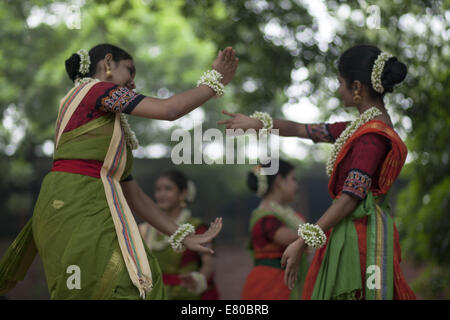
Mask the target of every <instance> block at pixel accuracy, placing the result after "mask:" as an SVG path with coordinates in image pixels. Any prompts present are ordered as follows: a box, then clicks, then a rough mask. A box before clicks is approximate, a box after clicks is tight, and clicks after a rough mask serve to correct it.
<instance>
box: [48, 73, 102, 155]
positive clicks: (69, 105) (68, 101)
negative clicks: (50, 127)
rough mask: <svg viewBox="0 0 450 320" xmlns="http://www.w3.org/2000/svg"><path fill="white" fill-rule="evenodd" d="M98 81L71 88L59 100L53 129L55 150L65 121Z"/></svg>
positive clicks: (66, 121)
mask: <svg viewBox="0 0 450 320" xmlns="http://www.w3.org/2000/svg"><path fill="white" fill-rule="evenodd" d="M97 82H98V80H97V81H92V82H88V83H85V84H82V85H79V86H77V87H74V88H72V89H71V90H70V91H69V93H68V94H67V95H66V96H65V97H64V98H63V99H62V100H61V104H60V106H59V111H58V118H57V120H56V130H55V132H56V133H55V150H56V148H57V147H58V145H59V141H60V138H61V135H62V133H63V132H64V129H65V128H66V125H67V123H68V122H69V120H70V118H71V117H72V115H73V113H74V112H75V110H76V109H77V108H78V106H79V105H80V103H81V101H82V100H83V98H84V97H85V96H86V94H87V93H88V92H89V90H90V89H91V88H92V87H93V86H94V85H95V84H96V83H97Z"/></svg>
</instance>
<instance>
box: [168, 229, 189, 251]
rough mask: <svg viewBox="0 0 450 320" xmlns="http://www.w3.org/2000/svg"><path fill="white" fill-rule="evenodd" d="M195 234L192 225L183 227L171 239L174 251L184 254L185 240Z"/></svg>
mask: <svg viewBox="0 0 450 320" xmlns="http://www.w3.org/2000/svg"><path fill="white" fill-rule="evenodd" d="M194 233H195V228H194V226H193V225H192V224H190V223H185V224H183V225H181V226H180V227H179V228H178V229H177V231H175V233H174V234H172V235H171V236H170V238H169V243H170V245H171V246H172V249H173V250H174V251H176V252H182V251H183V250H184V245H183V240H184V239H185V238H186V237H187V236H188V235H191V234H194Z"/></svg>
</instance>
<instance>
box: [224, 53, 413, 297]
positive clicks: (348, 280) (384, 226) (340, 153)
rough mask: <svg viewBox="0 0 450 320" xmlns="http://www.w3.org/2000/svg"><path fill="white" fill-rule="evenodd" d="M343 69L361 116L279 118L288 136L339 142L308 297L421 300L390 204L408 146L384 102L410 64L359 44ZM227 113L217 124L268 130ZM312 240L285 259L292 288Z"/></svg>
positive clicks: (343, 81) (347, 94)
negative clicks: (408, 275)
mask: <svg viewBox="0 0 450 320" xmlns="http://www.w3.org/2000/svg"><path fill="white" fill-rule="evenodd" d="M338 69H339V75H338V79H339V83H340V87H339V94H340V96H341V98H342V101H343V104H344V106H345V107H356V108H357V109H358V111H359V113H360V118H359V119H357V120H355V121H353V122H351V123H350V122H338V123H332V124H302V123H296V122H292V121H287V120H274V121H273V128H275V129H279V134H280V135H281V136H297V137H300V138H305V139H311V140H313V141H314V142H328V143H334V146H333V149H332V153H331V155H330V159H329V161H328V163H327V173H328V175H329V176H330V180H329V185H328V189H329V193H330V195H331V197H332V198H333V203H332V205H331V206H330V207H329V208H328V209H327V210H326V211H325V213H324V214H323V215H322V217H321V218H320V219H319V220H318V221H317V222H316V226H314V227H315V228H317V227H318V228H317V229H316V230H322V231H320V232H324V233H325V234H326V239H325V237H324V239H325V240H326V241H324V242H325V243H320V241H319V243H320V245H322V246H321V248H320V249H319V250H317V251H316V254H315V256H314V259H313V262H312V265H311V267H310V269H309V271H308V275H307V279H306V283H305V286H304V289H303V296H302V298H303V299H415V295H414V293H413V292H412V290H411V289H410V288H409V286H408V284H407V283H406V281H405V280H404V277H403V274H402V271H401V269H400V261H401V253H400V246H399V240H398V233H397V230H396V227H395V224H394V223H393V221H392V218H391V216H390V214H389V206H388V201H387V200H386V198H387V195H388V191H389V189H390V187H391V186H392V184H393V183H394V181H395V180H396V178H397V177H398V175H399V173H400V170H401V168H402V167H403V164H404V162H405V159H406V154H407V149H406V146H405V144H404V143H403V141H402V140H401V139H400V137H399V136H398V135H397V133H396V132H395V131H394V129H393V125H392V122H391V119H390V117H389V115H388V113H387V111H386V108H385V104H384V101H383V98H384V94H385V93H386V92H392V91H393V87H394V85H396V84H398V83H400V82H402V81H403V79H404V78H405V76H406V73H407V69H406V66H405V65H404V64H403V63H401V62H400V61H398V60H397V58H396V57H393V56H392V55H389V54H387V53H385V52H381V50H380V49H378V48H377V47H374V46H370V45H359V46H355V47H353V48H350V49H348V50H347V51H345V52H344V53H343V54H342V56H341V57H340V59H339V63H338ZM224 114H227V115H229V116H231V119H227V120H223V121H219V122H218V124H225V125H227V129H237V128H241V129H244V130H246V129H249V128H253V129H256V130H259V129H262V128H263V127H266V126H265V123H264V122H265V121H263V120H259V119H258V118H254V117H248V116H246V115H243V114H235V113H229V112H225V111H224ZM266 128H267V127H266ZM318 232H319V231H318ZM305 239H306V240H305ZM308 241H310V238H308V237H306V236H304V237H301V236H300V237H298V238H297V240H296V241H294V242H293V243H292V244H291V245H289V246H288V248H287V249H286V250H285V252H284V254H283V257H282V265H284V266H285V267H286V272H285V279H284V280H285V282H286V284H287V285H288V286H289V287H290V288H292V287H293V284H294V281H295V279H296V277H297V266H298V264H299V262H300V261H301V256H302V254H303V252H304V250H305V248H306V246H307V245H306V242H308ZM309 243H311V242H309ZM320 245H319V246H318V247H320Z"/></svg>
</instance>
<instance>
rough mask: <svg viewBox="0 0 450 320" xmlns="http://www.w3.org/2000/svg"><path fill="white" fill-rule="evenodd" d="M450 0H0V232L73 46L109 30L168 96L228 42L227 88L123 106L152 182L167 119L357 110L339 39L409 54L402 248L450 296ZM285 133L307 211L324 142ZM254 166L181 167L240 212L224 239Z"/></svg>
mask: <svg viewBox="0 0 450 320" xmlns="http://www.w3.org/2000/svg"><path fill="white" fill-rule="evenodd" d="M449 6H450V5H449V2H448V1H433V0H432V1H420V0H414V1H413V0H395V1H392V0H390V1H388V0H380V1H376V2H375V1H365V0H359V1H356V0H349V1H330V0H321V1H306V0H273V1H266V0H233V1H231V0H222V1H218V0H216V1H213V0H187V1H180V0H171V1H167V0H165V1H164V0H131V1H125V0H97V1H82V0H78V1H77V0H73V1H65V2H63V1H49V0H4V1H2V2H1V3H0V61H2V63H1V64H0V119H1V121H0V165H1V166H2V168H3V170H1V171H0V190H1V192H0V199H1V203H2V204H3V210H2V214H1V215H0V235H1V236H2V237H13V236H15V235H16V234H17V232H18V230H19V228H20V227H21V226H22V225H23V224H24V223H25V222H26V220H27V219H28V218H29V217H30V216H31V213H32V209H33V205H34V202H35V200H36V197H37V194H38V191H39V186H40V183H41V180H42V178H43V176H44V174H45V173H46V172H47V171H48V170H49V168H50V166H51V155H52V152H53V140H52V139H53V134H54V133H53V131H54V121H55V118H56V113H57V106H58V103H59V99H61V97H62V96H63V95H64V93H65V92H66V91H67V90H68V89H69V88H70V87H71V85H72V84H71V82H70V80H69V79H68V77H67V75H66V73H65V69H64V61H65V59H67V58H68V57H70V55H71V54H72V53H73V52H75V51H77V50H78V49H80V48H85V49H89V48H91V47H92V46H94V45H96V44H98V43H103V42H110V43H113V44H116V45H119V46H121V47H123V48H124V49H126V50H127V51H128V52H130V53H131V54H132V55H133V57H134V60H135V63H136V67H137V70H138V72H137V76H136V83H137V90H138V91H139V92H141V93H143V94H146V95H151V96H157V97H162V98H164V97H169V96H170V95H172V94H174V93H176V92H180V91H183V90H187V89H189V88H191V87H192V86H194V85H195V83H196V80H197V79H198V78H199V76H200V75H201V74H202V72H203V71H205V70H206V69H208V68H209V67H210V65H211V62H212V61H213V59H214V57H215V55H216V54H217V51H218V50H219V49H223V48H224V47H226V46H233V47H234V48H235V49H236V51H237V55H238V56H239V58H240V66H239V70H238V73H237V75H236V77H235V79H234V80H233V82H232V84H230V85H229V86H228V87H227V89H226V92H227V94H226V95H225V97H224V98H222V99H213V100H212V101H210V102H208V103H206V104H205V105H204V106H203V107H201V108H199V109H197V110H196V111H194V112H192V113H191V114H189V115H188V116H186V117H184V118H183V119H180V120H177V121H175V122H167V121H152V120H142V119H137V118H135V117H130V122H131V123H132V126H133V128H134V129H135V131H136V134H137V136H138V138H139V140H140V143H141V147H140V148H139V149H138V150H137V151H136V152H135V156H136V158H138V159H141V160H138V161H137V162H136V168H135V176H136V177H137V179H138V180H139V182H140V183H141V184H143V185H144V186H145V188H146V190H149V192H150V190H151V188H152V187H153V185H152V184H153V181H154V178H155V177H156V175H157V173H158V172H160V170H162V169H163V168H166V167H168V166H170V165H172V164H171V162H170V158H169V157H170V150H171V147H172V146H173V145H174V144H175V143H176V142H174V141H171V133H172V132H173V130H175V129H177V128H182V129H187V130H193V127H194V125H195V123H194V121H195V122H196V123H197V124H198V123H200V122H202V127H203V130H206V129H208V128H216V127H217V125H216V121H217V120H218V119H220V118H224V116H223V115H221V113H220V112H221V110H222V109H226V110H229V111H235V112H242V113H247V114H249V113H251V112H253V111H254V110H264V111H267V112H270V113H271V114H272V115H274V116H275V117H282V118H286V119H290V120H294V121H300V122H320V121H325V120H326V121H338V120H348V119H351V118H352V116H354V115H355V114H356V113H355V112H354V111H351V110H350V111H348V110H343V108H342V107H341V105H340V100H339V96H338V95H337V92H336V89H337V87H338V83H337V70H336V67H335V62H336V60H337V58H338V57H339V55H340V53H342V52H343V51H344V50H345V49H347V48H349V47H351V46H353V45H356V44H361V43H370V44H374V45H377V46H378V47H380V48H381V49H382V50H384V51H389V52H391V53H393V54H395V55H396V56H397V57H398V58H399V59H400V60H401V61H403V62H405V63H406V64H407V66H408V76H407V78H406V81H405V82H404V83H403V84H402V85H401V86H399V87H398V88H397V89H396V90H395V92H394V93H393V94H390V95H389V96H388V97H387V98H386V103H387V107H388V110H389V112H390V114H391V117H392V119H393V122H394V125H395V127H396V129H397V130H398V132H399V134H400V135H401V137H402V138H403V139H405V141H406V143H407V145H408V149H409V155H408V159H407V165H406V166H405V168H404V170H403V172H402V176H401V178H402V181H401V182H399V183H397V184H396V185H395V187H396V189H398V190H400V189H401V191H400V194H399V196H398V197H396V203H395V207H396V210H395V214H396V217H395V219H396V222H397V225H398V228H399V231H400V237H401V239H402V249H403V256H404V258H405V259H410V260H413V261H415V262H416V263H417V264H418V265H419V266H423V267H424V268H425V271H424V272H423V273H422V276H421V277H420V278H419V279H418V280H417V281H416V282H415V283H414V284H413V288H414V289H415V290H416V292H419V293H420V294H421V295H422V296H423V297H425V298H446V299H447V298H449V297H450V292H449V287H450V284H449V283H450V272H449V271H450V250H449V249H450V215H449V213H450V210H449V209H450V208H449V199H450V170H449V169H450V168H449V150H450V148H449V147H450V136H449V135H450V133H449V130H448V126H449V125H450V108H449V106H448V101H450V85H449V78H450V77H449V72H450V71H449V69H448V65H449V63H450V61H449V60H450V45H449V40H450V30H449V25H450V8H449ZM78 14H79V20H78ZM77 23H79V25H77ZM280 143H281V151H282V156H283V157H284V158H287V159H290V160H291V161H293V162H294V163H296V164H297V167H298V168H299V175H300V177H301V182H302V185H303V187H302V191H303V192H302V195H301V196H300V197H299V201H298V203H297V208H298V209H299V210H301V211H303V212H305V213H306V214H307V216H308V219H309V220H311V221H314V220H316V219H317V217H318V216H320V214H321V213H322V212H323V210H324V209H325V208H326V207H327V205H328V204H329V202H328V203H327V202H326V201H323V196H325V197H326V196H327V194H326V176H325V174H324V171H325V170H324V161H325V159H326V157H327V152H328V150H329V146H327V145H313V144H312V143H309V142H308V141H301V140H299V139H295V138H283V139H282V140H281V141H280ZM220 147H221V146H220V145H217V144H214V143H210V144H204V146H203V151H204V152H205V154H206V155H207V156H209V157H211V158H213V159H216V160H217V159H218V158H220V155H221V154H223V150H221V149H220ZM218 155H219V156H218ZM249 167H250V166H249V165H244V166H224V165H219V164H217V165H213V166H207V165H196V166H189V165H184V166H182V169H183V170H184V171H185V172H187V173H188V174H189V175H190V176H191V177H192V178H193V179H194V180H195V181H196V182H197V184H198V189H199V191H200V192H201V194H200V195H199V197H198V201H197V203H196V204H195V207H194V209H195V210H198V212H201V214H202V215H203V216H204V217H205V218H211V217H214V216H217V215H222V216H224V217H228V218H230V221H233V222H235V223H234V224H233V225H226V226H225V229H224V237H225V239H227V240H228V241H230V242H233V241H238V240H236V239H240V237H245V236H246V234H245V232H246V228H247V224H246V223H247V219H248V212H250V210H251V209H252V208H253V207H254V206H255V205H256V204H257V199H256V198H255V197H254V196H253V195H251V194H250V193H249V192H248V191H247V189H246V186H245V179H244V178H243V177H245V174H246V171H247V170H248V168H249ZM236 226H239V227H238V228H236ZM239 241H240V240H239ZM0 249H1V248H0Z"/></svg>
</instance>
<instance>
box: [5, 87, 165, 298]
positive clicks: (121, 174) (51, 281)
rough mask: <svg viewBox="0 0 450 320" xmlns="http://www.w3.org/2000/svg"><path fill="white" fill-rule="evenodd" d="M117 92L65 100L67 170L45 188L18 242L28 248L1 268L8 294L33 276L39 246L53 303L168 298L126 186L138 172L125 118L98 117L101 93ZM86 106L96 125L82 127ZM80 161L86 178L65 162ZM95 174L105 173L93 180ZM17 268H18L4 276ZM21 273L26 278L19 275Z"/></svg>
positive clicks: (61, 142)
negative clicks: (75, 280)
mask: <svg viewBox="0 0 450 320" xmlns="http://www.w3.org/2000/svg"><path fill="white" fill-rule="evenodd" d="M105 88H106V89H105ZM113 88H114V87H113V86H112V85H110V84H106V85H105V83H102V82H98V81H92V82H89V83H85V84H82V85H80V86H78V87H75V88H73V89H72V90H70V92H69V93H68V94H67V95H66V97H65V98H64V99H62V101H61V105H60V110H59V115H58V120H57V124H56V137H55V141H56V143H55V146H56V147H55V153H54V160H55V163H57V162H58V163H59V165H58V166H54V168H53V170H52V171H51V172H50V173H48V174H47V175H46V176H45V178H44V180H43V182H42V186H41V190H40V193H39V197H38V200H37V202H36V205H35V209H34V213H33V217H32V219H31V221H30V222H29V223H28V224H27V226H26V228H25V229H24V230H23V231H22V233H24V232H26V236H24V234H22V233H21V234H20V235H19V237H18V238H17V239H16V242H17V241H20V242H23V243H24V245H23V249H22V250H19V251H17V250H14V248H13V247H14V244H13V245H12V246H11V247H10V249H9V250H8V252H7V253H6V255H5V256H4V257H3V259H2V261H1V263H0V289H1V290H4V291H6V290H9V288H11V287H12V286H14V285H15V283H16V282H17V280H20V279H18V278H19V277H20V276H24V275H25V273H26V270H25V271H23V270H24V269H26V268H27V266H26V264H27V261H29V260H30V253H29V252H31V249H29V248H31V247H32V246H33V245H34V246H35V248H36V250H35V253H36V251H37V252H39V255H40V256H41V259H42V263H43V266H44V271H45V275H46V278H47V283H48V289H49V292H50V296H51V298H52V299H140V298H143V299H163V298H164V295H163V283H162V277H161V271H160V268H159V265H158V262H157V260H156V259H155V258H154V257H153V255H152V254H151V252H150V250H149V249H148V248H147V247H146V246H145V244H144V243H143V241H142V238H141V236H140V234H139V230H138V228H137V225H136V222H135V221H134V217H133V215H132V213H131V210H130V209H129V206H128V204H127V202H126V199H125V197H124V195H123V193H122V189H121V186H120V181H121V180H123V179H124V178H126V177H128V176H129V175H130V172H131V169H132V154H131V150H130V149H129V148H127V145H126V142H125V137H124V132H123V129H122V128H121V125H120V118H119V117H120V114H119V113H117V112H116V113H114V112H100V111H98V110H96V105H95V104H96V101H99V98H101V97H102V94H101V93H102V92H103V93H104V92H107V93H108V94H109V92H110V90H111V89H113ZM121 90H122V89H121ZM122 91H124V90H122ZM99 92H100V93H99ZM116 96H117V95H116ZM119 98H120V97H119ZM120 103H124V100H123V96H122V99H121V101H120ZM86 106H88V108H90V109H91V110H94V111H95V112H97V113H96V116H94V117H92V114H90V115H88V116H85V115H82V116H83V117H84V119H88V120H87V121H81V122H80V121H78V123H77V121H75V122H74V121H73V120H74V119H72V118H76V117H80V112H81V113H84V109H83V108H86ZM82 109H83V110H82ZM91 113H92V112H91ZM75 120H76V119H75ZM74 123H75V125H74ZM68 126H70V130H67V127H68ZM73 161H77V162H76V166H74V165H73V163H72V167H77V168H78V169H77V170H78V171H73V170H67V169H64V166H65V165H64V163H69V164H70V163H71V162H73ZM61 163H62V165H61ZM84 165H85V166H86V167H85V168H83V166H84ZM66 167H70V166H68V165H66ZM93 168H94V169H93ZM95 168H98V170H97V173H96V174H91V173H90V172H92V171H95ZM83 170H84V171H86V172H85V173H83ZM79 171H80V172H79ZM74 172H78V173H74ZM28 243H30V244H29V245H26V244H28ZM31 243H32V244H31ZM16 246H17V245H16ZM12 252H16V253H17V255H13V254H12ZM11 261H14V263H13V265H15V266H17V267H11V266H10V267H9V268H8V269H7V272H3V265H11ZM24 265H25V266H24ZM28 265H29V264H28ZM71 266H72V267H73V266H76V267H77V268H78V270H79V278H80V282H79V287H78V288H73V286H70V285H69V282H70V281H71V280H70V279H71V278H70V277H71V273H68V270H71V269H70V268H71ZM19 267H20V268H19ZM15 268H16V269H17V270H19V269H20V270H22V272H21V273H20V274H17V270H15ZM24 272H25V273H24ZM14 273H16V274H14ZM3 284H4V285H3Z"/></svg>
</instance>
